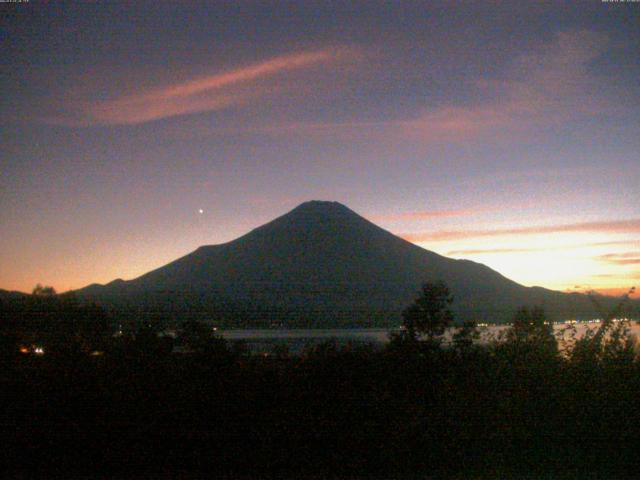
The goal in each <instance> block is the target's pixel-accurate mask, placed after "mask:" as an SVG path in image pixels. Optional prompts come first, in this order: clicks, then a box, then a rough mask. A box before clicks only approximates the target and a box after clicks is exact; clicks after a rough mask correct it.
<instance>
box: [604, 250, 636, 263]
mask: <svg viewBox="0 0 640 480" xmlns="http://www.w3.org/2000/svg"><path fill="white" fill-rule="evenodd" d="M596 260H599V261H601V262H606V263H612V264H614V265H640V252H625V253H607V254H605V255H599V256H597V257H596Z"/></svg>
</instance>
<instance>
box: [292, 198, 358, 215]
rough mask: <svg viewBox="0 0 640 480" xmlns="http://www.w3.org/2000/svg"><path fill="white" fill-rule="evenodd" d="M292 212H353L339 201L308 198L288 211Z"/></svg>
mask: <svg viewBox="0 0 640 480" xmlns="http://www.w3.org/2000/svg"><path fill="white" fill-rule="evenodd" d="M293 212H304V213H312V214H313V213H325V214H326V213H333V212H335V213H342V214H344V213H347V212H348V213H352V214H353V213H355V212H353V211H352V210H351V209H349V208H348V207H346V206H345V205H343V204H341V203H339V202H332V201H328V200H310V201H308V202H304V203H301V204H300V205H298V206H297V207H296V208H294V209H293V210H291V212H290V213H293Z"/></svg>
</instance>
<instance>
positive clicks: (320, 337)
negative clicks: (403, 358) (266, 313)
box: [218, 322, 640, 353]
mask: <svg viewBox="0 0 640 480" xmlns="http://www.w3.org/2000/svg"><path fill="white" fill-rule="evenodd" d="M599 325H600V324H599V323H575V324H569V323H565V324H554V326H553V328H554V332H555V333H556V337H557V338H558V340H559V341H560V342H565V343H570V342H571V339H572V336H573V333H572V332H571V330H572V329H573V328H575V337H574V338H580V337H581V336H583V335H584V334H585V333H586V331H587V330H595V329H597V328H598V327H599ZM629 327H630V330H631V334H632V335H633V336H634V337H635V341H636V343H637V344H638V345H639V346H640V325H639V324H637V323H635V322H631V323H630V324H629ZM508 328H509V327H508V326H507V325H489V326H481V327H479V331H480V340H479V341H480V343H487V342H489V341H491V340H493V339H495V338H498V337H499V336H500V335H501V334H502V333H503V332H505V330H506V329H508ZM393 331H394V330H392V329H384V328H344V329H246V330H222V331H219V332H218V333H220V334H221V335H222V337H223V338H224V339H226V340H229V341H238V340H242V341H244V342H246V343H247V345H248V346H249V348H250V349H251V350H252V351H254V352H258V353H260V352H270V351H271V350H272V348H273V347H274V346H275V345H285V346H287V347H288V348H289V351H290V352H291V353H297V352H300V351H302V350H303V349H304V348H305V347H306V346H309V345H317V344H320V343H323V342H326V341H328V340H335V341H336V343H338V344H339V345H344V344H346V343H347V342H354V343H371V344H373V345H378V346H382V345H384V344H385V343H387V342H388V341H389V334H390V333H391V332H393ZM395 331H398V330H395ZM454 332H455V330H454V329H450V330H449V331H448V332H447V333H446V334H445V342H446V341H450V340H451V337H452V335H453V333H454Z"/></svg>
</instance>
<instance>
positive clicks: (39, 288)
mask: <svg viewBox="0 0 640 480" xmlns="http://www.w3.org/2000/svg"><path fill="white" fill-rule="evenodd" d="M56 293H57V292H56V289H55V288H53V287H50V286H43V285H42V284H40V283H38V284H37V285H36V286H35V287H33V290H32V291H31V294H32V295H36V296H39V297H50V296H53V295H55V294H56Z"/></svg>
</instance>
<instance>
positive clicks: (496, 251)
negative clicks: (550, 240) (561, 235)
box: [447, 240, 640, 256]
mask: <svg viewBox="0 0 640 480" xmlns="http://www.w3.org/2000/svg"><path fill="white" fill-rule="evenodd" d="M612 245H640V240H611V241H606V242H589V243H580V244H577V245H559V246H557V247H531V248H477V249H463V250H450V251H448V252H447V255H451V256H457V255H486V254H501V253H529V252H547V251H549V250H574V249H579V248H590V247H604V246H612ZM639 256H640V255H639Z"/></svg>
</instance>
